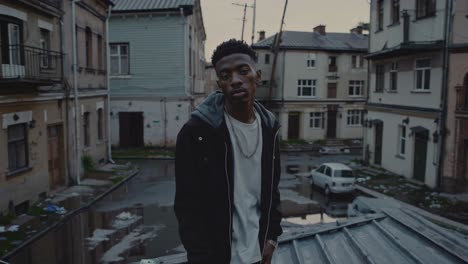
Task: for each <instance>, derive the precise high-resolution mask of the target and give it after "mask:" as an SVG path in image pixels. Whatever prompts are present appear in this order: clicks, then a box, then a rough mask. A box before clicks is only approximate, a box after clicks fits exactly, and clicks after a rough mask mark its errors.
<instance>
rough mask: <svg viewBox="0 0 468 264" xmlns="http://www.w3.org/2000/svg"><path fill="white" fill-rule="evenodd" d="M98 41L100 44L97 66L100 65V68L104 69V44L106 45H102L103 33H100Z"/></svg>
mask: <svg viewBox="0 0 468 264" xmlns="http://www.w3.org/2000/svg"><path fill="white" fill-rule="evenodd" d="M97 41H98V42H97V45H98V47H97V55H98V57H97V59H98V65H97V66H98V69H99V70H103V69H104V63H103V59H104V48H103V46H104V45H102V44H103V41H102V36H101V35H98V37H97Z"/></svg>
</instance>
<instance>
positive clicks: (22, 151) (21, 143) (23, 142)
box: [8, 123, 28, 171]
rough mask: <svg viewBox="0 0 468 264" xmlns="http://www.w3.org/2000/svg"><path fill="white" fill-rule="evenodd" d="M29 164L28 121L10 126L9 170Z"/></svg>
mask: <svg viewBox="0 0 468 264" xmlns="http://www.w3.org/2000/svg"><path fill="white" fill-rule="evenodd" d="M27 166H28V139H27V126H26V123H23V124H18V125H13V126H9V127H8V170H9V171H15V170H19V169H22V168H26V167H27Z"/></svg>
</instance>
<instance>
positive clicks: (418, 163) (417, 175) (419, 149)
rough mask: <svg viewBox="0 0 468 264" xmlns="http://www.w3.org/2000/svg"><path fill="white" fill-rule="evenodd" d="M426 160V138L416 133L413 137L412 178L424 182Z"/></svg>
mask: <svg viewBox="0 0 468 264" xmlns="http://www.w3.org/2000/svg"><path fill="white" fill-rule="evenodd" d="M426 160H427V137H423V136H421V135H420V134H419V133H416V135H415V137H414V159H413V161H414V164H413V178H414V179H416V180H418V181H420V182H425V178H426Z"/></svg>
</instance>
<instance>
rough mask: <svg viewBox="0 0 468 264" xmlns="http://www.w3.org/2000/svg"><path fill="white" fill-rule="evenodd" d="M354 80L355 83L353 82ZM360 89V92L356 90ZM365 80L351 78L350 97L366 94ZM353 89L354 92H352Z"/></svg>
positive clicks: (349, 83)
mask: <svg viewBox="0 0 468 264" xmlns="http://www.w3.org/2000/svg"><path fill="white" fill-rule="evenodd" d="M351 82H353V83H351ZM357 89H359V93H356V90H357ZM364 89H365V81H364V80H349V82H348V95H349V97H362V96H364ZM350 90H352V93H350Z"/></svg>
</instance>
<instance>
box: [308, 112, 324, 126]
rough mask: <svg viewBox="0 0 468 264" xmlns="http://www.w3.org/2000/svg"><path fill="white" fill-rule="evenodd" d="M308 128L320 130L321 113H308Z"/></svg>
mask: <svg viewBox="0 0 468 264" xmlns="http://www.w3.org/2000/svg"><path fill="white" fill-rule="evenodd" d="M310 127H311V128H322V113H321V112H313V113H310Z"/></svg>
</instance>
